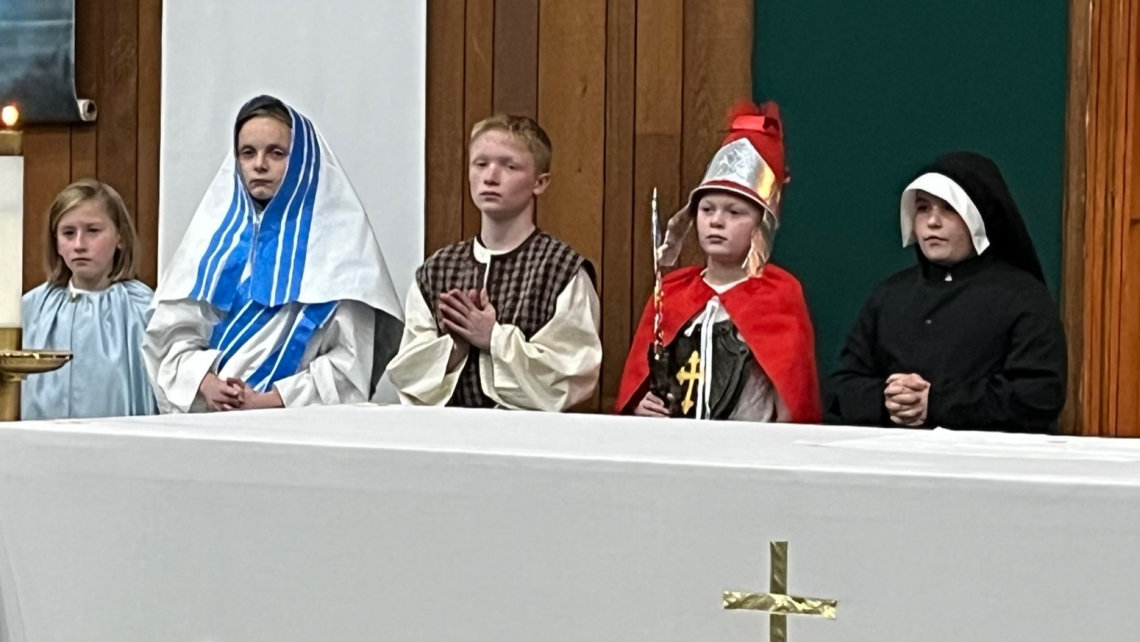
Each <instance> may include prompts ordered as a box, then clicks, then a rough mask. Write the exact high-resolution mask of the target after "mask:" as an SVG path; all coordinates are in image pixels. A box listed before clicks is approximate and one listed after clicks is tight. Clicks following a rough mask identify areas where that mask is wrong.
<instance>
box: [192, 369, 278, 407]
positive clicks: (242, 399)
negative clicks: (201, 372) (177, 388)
mask: <svg viewBox="0 0 1140 642" xmlns="http://www.w3.org/2000/svg"><path fill="white" fill-rule="evenodd" d="M198 392H199V393H200V394H201V395H202V397H203V398H204V399H205V400H206V406H207V407H209V409H210V410H257V409H261V408H284V407H285V403H284V402H283V401H282V399H281V395H280V394H278V392H277V389H276V388H274V389H272V390H270V391H269V392H257V391H256V390H254V389H253V388H250V387H249V385H248V384H246V382H244V381H242V380H241V379H236V378H234V377H228V378H226V379H224V380H223V379H222V378H220V377H218V375H216V374H214V373H212V372H211V373H209V374H207V375H206V376H205V377H203V378H202V383H201V384H200V385H199V386H198Z"/></svg>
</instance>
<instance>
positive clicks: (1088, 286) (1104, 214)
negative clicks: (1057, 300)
mask: <svg viewBox="0 0 1140 642" xmlns="http://www.w3.org/2000/svg"><path fill="white" fill-rule="evenodd" d="M1071 15H1072V16H1073V17H1074V19H1072V20H1071V21H1070V22H1071V24H1072V25H1073V29H1074V31H1073V33H1072V34H1071V38H1070V43H1071V47H1072V51H1071V52H1070V60H1071V64H1070V92H1069V93H1070V102H1069V116H1068V117H1069V121H1070V122H1069V126H1068V127H1067V143H1066V144H1067V147H1068V150H1069V151H1068V153H1067V163H1068V164H1069V166H1068V171H1067V172H1066V177H1067V181H1068V185H1067V186H1066V191H1067V197H1066V198H1067V200H1066V209H1065V218H1066V220H1065V230H1066V232H1068V233H1072V234H1073V238H1070V239H1067V240H1066V248H1065V249H1066V255H1065V288H1066V292H1065V300H1064V306H1065V321H1066V328H1067V331H1068V336H1069V340H1070V342H1071V344H1072V346H1073V347H1074V348H1075V349H1072V348H1071V350H1070V354H1074V352H1075V357H1076V358H1075V359H1073V362H1072V363H1071V364H1070V368H1071V369H1072V374H1071V382H1070V396H1071V398H1070V403H1069V406H1068V408H1067V409H1066V413H1065V416H1064V423H1065V428H1066V430H1067V431H1068V432H1072V433H1077V434H1085V435H1101V436H1128V437H1140V401H1138V399H1137V396H1138V395H1137V392H1138V391H1140V315H1138V314H1137V313H1136V311H1137V310H1138V309H1140V284H1138V283H1137V281H1138V280H1140V239H1138V235H1140V231H1138V229H1137V228H1138V225H1137V223H1136V220H1137V213H1136V212H1137V204H1138V203H1140V183H1138V180H1140V172H1138V171H1137V164H1138V163H1140V161H1138V159H1137V157H1138V156H1140V125H1137V120H1138V119H1140V26H1138V24H1137V23H1138V21H1140V0H1116V1H1108V0H1094V1H1093V2H1091V3H1089V2H1080V1H1079V0H1074V2H1073V4H1072V9H1071ZM1086 24H1087V25H1088V26H1087V31H1086V30H1085V25H1086ZM1078 29H1079V30H1078ZM1086 34H1087V37H1086ZM1086 61H1087V62H1086ZM1082 99H1083V100H1082Z"/></svg>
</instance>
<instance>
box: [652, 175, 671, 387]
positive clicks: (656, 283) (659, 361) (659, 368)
mask: <svg viewBox="0 0 1140 642" xmlns="http://www.w3.org/2000/svg"><path fill="white" fill-rule="evenodd" d="M651 212H652V224H653V279H654V280H653V350H652V352H651V353H650V355H649V375H650V384H649V389H650V392H652V393H653V394H654V395H656V396H657V397H658V398H660V399H661V401H663V402H665V405H667V406H668V405H670V404H669V361H668V359H667V358H666V356H665V337H664V335H663V334H662V331H661V323H662V321H663V320H664V315H665V292H664V290H663V289H662V288H661V250H662V246H663V245H664V243H665V238H664V235H663V234H662V233H661V222H660V220H659V218H658V214H657V188H656V187H654V188H653V200H652V201H651Z"/></svg>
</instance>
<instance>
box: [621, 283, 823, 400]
mask: <svg viewBox="0 0 1140 642" xmlns="http://www.w3.org/2000/svg"><path fill="white" fill-rule="evenodd" d="M701 271H702V269H701V268H700V267H687V268H682V269H679V270H674V271H673V272H670V273H669V274H667V275H666V276H665V278H664V279H663V280H662V289H663V290H664V292H665V310H664V312H665V314H664V319H662V323H661V326H662V327H661V331H662V334H664V338H665V345H669V344H670V343H672V342H673V338H674V337H676V336H677V333H678V332H680V331H681V330H682V328H684V326H685V325H686V324H688V323H689V321H691V320H692V319H693V317H695V316H696V315H697V314H698V313H700V311H701V310H703V309H704V307H705V305H706V304H708V302H709V299H711V298H712V297H713V296H715V295H716V292H715V291H714V290H713V289H712V288H710V287H709V286H708V284H707V283H705V281H704V279H703V278H701ZM720 302H721V304H722V305H723V306H724V309H725V311H726V312H728V316H729V318H731V319H732V322H733V324H734V325H736V328H737V329H738V330H739V331H740V334H741V336H742V337H743V338H744V342H745V343H746V344H748V347H749V348H750V349H751V350H752V354H753V356H755V357H756V361H757V362H758V363H759V364H760V367H761V368H763V369H764V372H765V373H766V374H767V375H768V377H769V378H771V379H772V384H773V385H774V386H775V387H776V392H778V393H779V394H780V399H782V400H783V401H784V403H785V404H786V405H787V407H788V410H789V411H790V412H791V415H792V421H793V422H794V423H820V421H821V420H822V415H823V411H822V408H821V406H820V399H819V379H818V374H817V373H816V366H815V336H814V334H813V332H812V327H811V319H810V318H809V317H808V310H807V303H806V302H805V301H804V293H803V288H802V287H801V286H800V282H799V281H797V280H796V278H795V277H794V276H792V275H791V274H788V273H787V272H785V271H784V270H782V269H780V268H778V267H776V266H775V265H772V264H771V263H769V264H767V265H766V266H764V273H763V275H761V276H760V278H758V279H748V280H747V281H745V282H743V283H741V284H740V285H737V286H736V287H734V288H732V289H731V290H729V291H728V292H725V293H724V294H722V295H720ZM652 341H653V299H652V298H650V300H649V303H648V304H646V306H645V312H644V313H643V314H642V315H641V323H640V324H639V325H638V326H637V333H636V334H635V335H634V337H633V346H632V347H631V348H630V350H629V356H628V357H627V358H626V361H625V372H624V373H622V378H621V388H620V389H619V391H618V397H617V405H616V408H615V412H617V413H630V412H633V409H634V408H635V407H636V406H637V404H638V403H640V402H641V399H642V397H644V396H645V393H646V392H647V391H648V390H649V381H648V379H649V346H650V344H651V342H652Z"/></svg>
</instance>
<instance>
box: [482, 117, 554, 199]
mask: <svg viewBox="0 0 1140 642" xmlns="http://www.w3.org/2000/svg"><path fill="white" fill-rule="evenodd" d="M470 155H471V164H470V165H469V166H468V171H467V180H468V182H469V183H470V184H471V200H472V201H474V202H475V206H476V207H478V208H479V211H481V212H483V213H484V214H486V215H488V216H492V217H501V218H510V217H512V216H517V215H518V214H519V213H521V212H522V211H524V210H525V209H526V208H527V207H528V206H529V205H530V204H531V201H533V200H534V198H535V197H536V196H538V195H539V194H541V193H543V192H544V191H545V190H546V186H547V185H548V184H549V183H550V174H539V173H538V172H537V170H536V169H535V166H534V155H533V154H531V152H530V150H529V149H527V147H526V145H525V144H523V143H522V142H521V141H519V140H518V139H517V138H516V137H515V136H514V135H513V134H511V133H510V132H504V131H498V130H492V131H489V132H487V133H485V134H483V135H482V136H480V137H479V138H476V139H475V141H474V142H472V143H471V154H470Z"/></svg>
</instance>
